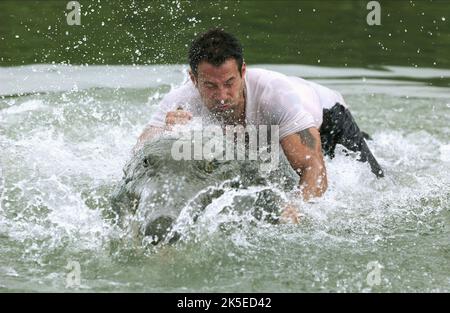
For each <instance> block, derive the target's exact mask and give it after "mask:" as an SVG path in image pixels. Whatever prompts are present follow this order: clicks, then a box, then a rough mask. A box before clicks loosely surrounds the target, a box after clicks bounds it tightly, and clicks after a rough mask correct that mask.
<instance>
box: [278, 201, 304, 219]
mask: <svg viewBox="0 0 450 313" xmlns="http://www.w3.org/2000/svg"><path fill="white" fill-rule="evenodd" d="M299 221H300V214H299V212H298V210H297V208H295V207H294V206H293V205H291V204H287V205H285V207H284V209H283V211H282V212H281V216H280V224H298V223H299Z"/></svg>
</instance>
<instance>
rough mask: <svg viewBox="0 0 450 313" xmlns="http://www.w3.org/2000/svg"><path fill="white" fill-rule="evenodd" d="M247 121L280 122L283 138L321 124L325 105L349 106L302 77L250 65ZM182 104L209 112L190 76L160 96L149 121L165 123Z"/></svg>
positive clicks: (158, 124) (195, 111) (203, 113)
mask: <svg viewBox="0 0 450 313" xmlns="http://www.w3.org/2000/svg"><path fill="white" fill-rule="evenodd" d="M245 85H246V104H245V105H246V107H245V115H246V123H247V124H250V125H255V126H256V127H258V126H259V125H278V126H279V131H280V133H279V135H280V139H282V138H284V137H286V136H288V135H290V134H293V133H296V132H299V131H301V130H304V129H307V128H310V127H316V128H317V129H319V128H320V126H321V125H322V117H323V116H322V115H323V109H327V108H331V107H332V106H333V105H335V104H336V103H340V104H342V105H344V106H346V104H345V102H344V99H343V97H342V95H341V94H340V93H338V92H337V91H334V90H331V89H329V88H327V87H324V86H321V85H319V84H317V83H314V82H310V81H306V80H304V79H302V78H299V77H293V76H286V75H284V74H281V73H278V72H274V71H269V70H264V69H258V68H251V69H247V72H246V77H245ZM180 106H181V107H183V108H184V109H185V110H188V111H190V112H192V113H193V115H194V116H208V112H209V111H208V109H207V108H206V106H205V105H203V103H202V100H201V98H200V93H199V92H198V90H197V89H196V88H195V86H194V84H193V83H192V82H191V81H190V80H189V81H188V82H187V83H186V84H184V85H182V86H181V87H179V88H176V89H174V90H172V91H170V92H169V93H168V94H166V95H165V96H164V98H163V99H162V100H161V102H160V105H159V108H158V109H157V111H156V112H155V113H154V114H153V116H152V118H151V120H150V122H149V125H150V126H155V127H164V125H165V118H166V114H167V112H169V111H174V110H176V109H177V108H178V107H180Z"/></svg>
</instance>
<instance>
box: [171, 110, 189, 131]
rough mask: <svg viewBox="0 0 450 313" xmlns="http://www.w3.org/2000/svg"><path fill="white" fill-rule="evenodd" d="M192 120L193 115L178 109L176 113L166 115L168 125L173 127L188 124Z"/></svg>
mask: <svg viewBox="0 0 450 313" xmlns="http://www.w3.org/2000/svg"><path fill="white" fill-rule="evenodd" d="M191 119H192V113H190V112H188V111H184V110H183V108H178V109H177V110H176V111H170V112H167V114H166V125H167V126H169V127H170V126H173V125H175V124H181V125H184V124H187V123H188V122H189V121H190V120H191Z"/></svg>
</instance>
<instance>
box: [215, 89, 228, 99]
mask: <svg viewBox="0 0 450 313" xmlns="http://www.w3.org/2000/svg"><path fill="white" fill-rule="evenodd" d="M227 94H228V90H227V89H226V88H225V87H219V88H218V89H217V92H216V99H217V100H218V101H221V100H224V101H225V100H227Z"/></svg>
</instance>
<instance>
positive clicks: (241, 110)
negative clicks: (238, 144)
mask: <svg viewBox="0 0 450 313" xmlns="http://www.w3.org/2000/svg"><path fill="white" fill-rule="evenodd" d="M246 101H247V97H246V90H245V85H244V88H242V94H241V97H240V99H239V106H238V109H237V110H236V112H235V114H233V123H232V124H234V125H243V126H244V127H245V104H246Z"/></svg>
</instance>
